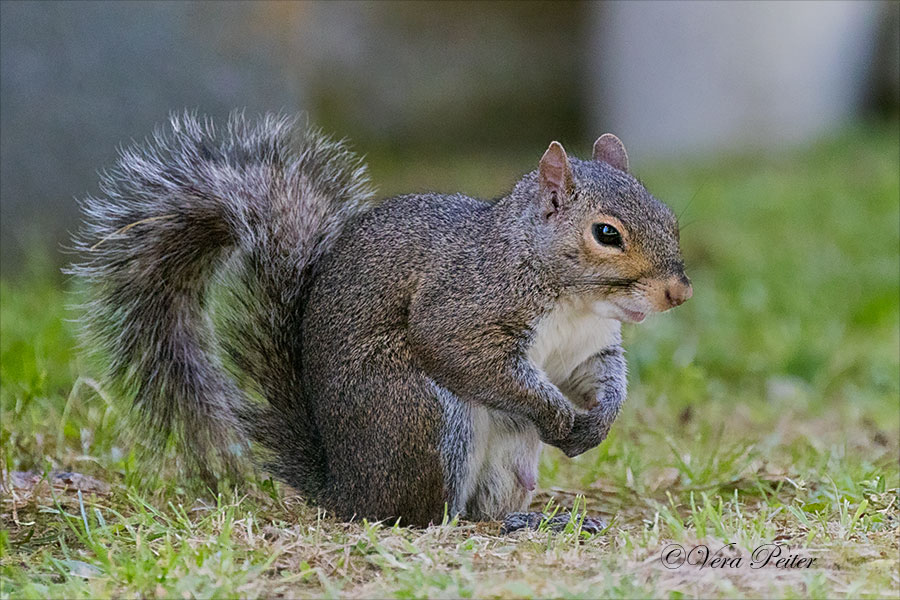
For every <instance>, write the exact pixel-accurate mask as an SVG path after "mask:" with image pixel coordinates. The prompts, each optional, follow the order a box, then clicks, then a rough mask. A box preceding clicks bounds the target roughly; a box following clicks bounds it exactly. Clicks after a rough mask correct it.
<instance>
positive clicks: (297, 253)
mask: <svg viewBox="0 0 900 600" xmlns="http://www.w3.org/2000/svg"><path fill="white" fill-rule="evenodd" d="M628 171H629V169H628V157H627V154H626V151H625V148H624V146H623V145H622V143H621V142H620V141H619V139H618V138H616V137H615V136H613V135H611V134H605V135H603V136H601V137H600V138H599V139H598V140H597V142H596V144H595V145H594V148H593V156H592V159H591V160H587V161H583V160H578V159H573V158H569V157H568V156H567V155H566V152H565V150H564V149H563V147H562V146H561V145H560V144H559V143H557V142H553V143H552V144H550V146H549V148H548V149H547V150H546V152H545V153H544V155H543V157H542V158H541V159H540V163H539V166H538V169H537V170H535V171H533V172H531V173H528V174H527V175H525V176H524V177H523V178H522V179H521V180H519V181H518V183H516V185H515V187H514V188H513V189H512V191H511V192H510V193H508V194H507V195H505V196H503V197H502V198H500V199H498V200H496V201H493V202H487V201H483V200H477V199H473V198H469V197H466V196H464V195H462V194H453V195H439V194H413V195H405V196H398V197H395V198H391V199H388V200H385V201H383V202H380V203H379V202H375V201H374V199H373V198H374V192H373V189H372V187H371V185H370V182H369V179H368V175H367V173H366V170H365V166H364V165H363V163H362V162H361V160H360V159H359V158H358V157H356V156H355V155H354V154H353V153H351V152H350V151H349V150H348V149H347V147H346V145H345V144H344V143H343V142H338V141H334V140H333V139H331V138H329V137H328V136H326V135H324V134H322V133H321V132H320V131H318V130H315V129H312V128H310V127H308V126H305V125H301V124H299V123H298V121H297V119H291V118H287V117H283V116H274V115H265V116H262V117H260V118H258V119H255V120H251V119H246V118H244V117H243V116H241V115H233V116H232V117H231V118H230V119H229V120H228V122H227V124H226V125H225V126H224V127H216V126H215V125H214V124H213V123H212V122H211V121H210V120H208V119H200V118H198V117H196V116H194V115H191V114H185V115H183V116H174V117H172V119H171V123H170V128H169V129H168V130H157V131H156V133H155V134H154V136H153V137H152V139H150V140H149V141H148V142H146V143H145V144H143V145H134V146H132V147H130V148H127V149H124V150H122V151H121V154H120V157H119V160H118V162H117V164H116V166H115V167H114V168H113V169H111V170H110V171H108V172H105V173H103V174H102V177H101V192H102V194H101V195H100V197H89V198H87V199H86V200H84V201H83V203H82V208H83V213H84V226H83V229H82V230H81V232H80V233H79V234H78V235H77V236H76V242H75V245H76V248H77V249H78V250H79V251H80V253H81V255H82V256H83V259H82V260H81V262H80V263H78V264H75V265H73V266H72V267H71V268H70V272H71V273H73V274H74V275H75V276H76V277H77V278H78V279H80V280H81V282H82V283H83V284H84V288H85V290H86V294H87V298H86V304H85V310H84V313H83V316H82V319H81V320H82V323H83V325H84V333H85V337H84V343H85V345H86V346H87V347H88V348H90V349H91V350H92V351H95V352H96V353H97V354H98V355H99V356H100V357H102V360H103V364H104V365H105V367H106V372H105V376H106V379H105V381H106V385H108V386H110V388H111V389H112V390H113V391H114V392H115V394H116V395H117V396H119V397H123V398H127V399H130V400H132V401H133V405H134V408H135V412H136V413H137V415H138V416H139V417H140V419H141V429H140V435H141V437H142V438H143V439H144V440H145V442H146V444H148V445H149V446H150V447H156V448H161V447H164V446H165V444H166V442H167V441H168V440H170V439H171V438H173V437H174V438H176V439H177V440H178V441H179V446H178V448H179V451H178V452H179V455H180V457H181V458H183V459H184V460H185V462H186V464H189V465H193V467H194V468H195V469H197V470H198V471H199V474H200V475H201V476H203V477H204V478H206V479H207V480H208V481H212V482H215V481H217V479H219V478H224V477H230V476H239V473H240V470H241V468H242V465H244V464H246V452H244V450H245V449H247V448H252V449H253V456H255V457H257V458H258V460H259V461H260V462H261V464H262V466H263V468H265V469H266V470H267V471H268V472H269V473H271V474H272V475H273V476H275V477H276V478H278V479H280V480H282V481H284V482H286V483H288V484H289V485H291V486H292V487H294V488H295V489H296V490H298V491H299V492H300V493H301V494H303V495H304V496H305V497H307V498H308V499H310V500H311V501H313V502H315V503H317V504H318V505H320V506H322V507H324V508H325V509H327V510H329V511H332V512H333V513H335V514H336V515H337V516H338V517H339V518H343V519H351V518H368V519H391V520H394V519H398V518H399V519H400V520H401V522H402V523H403V524H408V525H427V524H429V523H434V522H440V521H441V519H442V517H443V516H444V515H445V513H449V514H450V515H451V516H452V515H459V516H461V517H464V518H467V519H471V520H488V519H498V518H502V517H504V515H506V514H507V513H515V512H517V511H522V510H524V509H525V508H526V507H527V505H528V504H529V502H530V500H531V496H532V493H533V491H534V489H535V485H536V478H537V464H538V456H539V453H540V451H541V447H542V443H546V444H550V445H553V446H556V447H558V448H560V449H562V450H563V451H564V452H565V453H566V454H567V455H568V456H575V455H578V454H580V453H582V452H585V451H586V450H588V449H590V448H592V447H594V446H596V445H598V444H599V443H600V442H602V441H603V440H604V439H605V438H606V436H607V433H608V432H609V429H610V426H611V425H612V423H613V421H614V420H615V418H616V417H617V415H618V413H619V410H620V408H621V406H622V403H623V401H624V400H625V392H626V372H625V371H626V365H625V359H624V356H623V350H622V346H621V334H620V328H621V323H622V322H623V321H628V322H639V321H641V320H643V319H644V317H645V316H646V315H648V314H650V313H654V312H658V311H664V310H667V309H669V308H671V307H674V306H677V305H679V304H681V303H682V302H684V301H685V300H687V299H688V298H689V297H690V296H691V285H690V281H689V280H688V278H687V277H686V275H685V272H684V263H683V260H682V257H681V252H680V248H679V234H678V224H677V221H676V218H675V216H674V215H673V214H672V212H671V211H670V210H669V209H668V208H667V207H666V206H665V205H664V204H662V203H661V202H660V201H658V200H657V199H655V198H654V197H653V196H651V195H650V193H649V192H647V190H646V189H645V188H644V187H643V186H642V185H641V184H640V183H639V182H638V181H637V180H636V179H635V178H634V177H632V176H631V175H630V174H629V172H628ZM216 282H220V283H219V284H216ZM222 282H224V283H222ZM211 289H217V290H223V291H221V293H220V294H219V295H224V299H219V300H217V301H215V302H213V299H211V295H212V294H211ZM211 313H215V317H216V318H215V319H212V318H211V317H210V315H211ZM213 322H215V324H216V326H215V327H214V326H213ZM236 474H237V475H236Z"/></svg>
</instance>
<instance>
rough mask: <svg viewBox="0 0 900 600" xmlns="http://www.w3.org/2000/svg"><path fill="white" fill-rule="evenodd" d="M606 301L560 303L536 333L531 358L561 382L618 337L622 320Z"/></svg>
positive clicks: (544, 317) (540, 323)
mask: <svg viewBox="0 0 900 600" xmlns="http://www.w3.org/2000/svg"><path fill="white" fill-rule="evenodd" d="M608 314H612V310H610V309H609V308H608V307H607V305H606V304H605V303H595V304H589V303H585V302H578V303H575V302H570V301H563V302H560V303H559V304H558V305H557V306H556V307H555V308H554V309H553V310H551V311H550V312H549V313H547V314H546V315H544V316H543V317H542V318H541V320H540V321H539V322H538V324H537V327H536V328H535V332H534V340H533V342H532V345H531V348H530V349H529V351H528V359H529V360H530V361H531V363H532V364H533V365H534V366H536V367H537V368H539V369H541V370H542V371H544V373H546V374H547V377H548V378H549V379H550V381H552V382H553V383H555V384H556V385H560V384H561V383H562V382H564V381H565V380H566V379H568V378H569V375H571V374H572V371H574V370H575V367H577V366H578V365H580V364H581V363H582V362H584V361H585V360H587V359H588V358H589V357H591V356H592V355H594V354H596V353H597V352H599V351H600V350H603V349H604V348H606V347H608V346H609V345H611V344H613V343H615V342H616V341H617V340H618V336H619V332H620V331H621V328H622V323H621V322H620V321H618V320H616V319H611V318H609V317H608V316H606V315H608Z"/></svg>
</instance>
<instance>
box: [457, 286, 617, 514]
mask: <svg viewBox="0 0 900 600" xmlns="http://www.w3.org/2000/svg"><path fill="white" fill-rule="evenodd" d="M611 314H615V311H614V310H613V309H611V308H610V307H609V306H608V305H606V304H605V303H597V304H587V303H581V304H575V303H572V302H563V303H560V304H559V305H557V307H556V308H554V309H553V310H552V311H550V312H549V313H547V314H546V315H544V316H543V317H542V318H541V321H540V322H539V323H538V325H537V328H536V330H535V336H534V341H533V343H532V346H531V348H530V350H529V352H528V358H529V360H530V361H531V362H532V364H534V366H536V367H537V368H539V369H541V370H542V371H544V372H545V373H546V374H547V377H548V378H549V379H550V381H552V382H553V383H555V384H557V385H561V384H562V383H563V382H565V381H566V380H567V379H568V378H569V375H571V374H572V371H574V370H575V367H577V366H578V365H580V364H581V363H582V362H584V361H585V360H586V359H588V358H589V357H590V356H592V355H593V354H595V353H597V352H599V351H600V350H602V349H604V348H606V347H608V346H610V345H611V344H613V343H615V342H617V341H618V337H619V332H620V330H621V323H620V322H619V321H617V320H615V319H611V318H609V317H608V316H607V315H611ZM471 415H472V425H473V440H472V451H471V455H470V457H469V460H470V463H469V470H468V476H467V477H466V480H465V481H464V482H463V484H462V486H461V488H462V491H461V497H462V498H464V499H466V500H464V501H463V504H469V506H470V507H471V509H472V514H470V515H469V516H470V517H481V518H494V519H497V518H501V517H502V516H503V515H504V514H505V513H507V512H509V511H516V510H525V509H526V508H527V506H528V504H529V502H530V500H531V495H532V491H533V490H534V486H535V483H536V479H537V463H538V457H539V455H540V450H541V441H540V437H539V436H538V433H537V429H536V428H534V427H533V426H532V427H526V428H524V429H523V428H522V427H510V425H509V416H508V415H504V414H502V413H497V412H495V411H493V410H491V409H489V408H486V407H483V406H479V405H473V406H472V413H471ZM469 499H471V500H472V501H471V502H470V501H469Z"/></svg>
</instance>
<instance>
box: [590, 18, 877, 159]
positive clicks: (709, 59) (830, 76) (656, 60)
mask: <svg viewBox="0 0 900 600" xmlns="http://www.w3.org/2000/svg"><path fill="white" fill-rule="evenodd" d="M592 6H593V12H592V32H593V33H592V35H591V46H590V49H589V51H588V52H587V54H586V56H587V57H588V59H589V62H590V64H591V81H592V84H591V89H590V91H589V92H588V97H587V102H588V104H589V110H590V112H591V117H590V120H591V122H592V123H593V124H594V129H597V130H599V129H611V130H614V131H616V132H617V133H618V135H619V136H620V137H621V138H622V139H623V140H626V143H627V145H628V148H629V150H630V151H631V152H632V153H633V154H635V155H637V156H684V155H688V154H692V153H695V154H696V153H711V152H717V151H722V150H728V149H741V148H746V147H762V146H771V145H773V144H775V145H782V144H789V143H791V142H797V141H801V140H808V139H810V138H811V137H814V136H816V135H819V134H821V133H823V132H825V131H828V130H833V129H834V128H836V127H839V126H841V124H844V123H846V122H847V121H848V120H849V119H851V118H853V117H854V116H856V115H857V114H858V110H859V108H860V106H861V105H862V103H863V101H864V98H865V94H866V92H867V82H868V80H867V78H868V77H869V73H870V72H871V70H872V69H871V67H872V65H871V63H872V61H873V60H874V58H875V55H874V51H875V42H876V37H877V36H876V34H877V31H878V22H879V19H882V18H885V17H886V9H887V4H885V3H878V2H858V1H849V2H780V1H779V2H731V1H728V2H694V1H692V2H684V1H682V2H668V1H663V2H613V3H608V4H599V3H598V4H594V5H592Z"/></svg>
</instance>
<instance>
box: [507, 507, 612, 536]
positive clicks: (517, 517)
mask: <svg viewBox="0 0 900 600" xmlns="http://www.w3.org/2000/svg"><path fill="white" fill-rule="evenodd" d="M580 517H581V515H575V518H576V521H577V519H579V518H580ZM571 518H572V515H570V514H569V513H563V514H559V515H556V516H554V517H549V518H548V517H547V515H545V514H544V513H542V512H513V513H509V514H508V515H506V517H505V518H504V519H503V524H502V525H501V526H500V535H507V534H510V533H513V532H515V531H520V530H522V529H538V527H540V525H541V523H543V522H545V521H546V523H547V529H549V530H550V531H553V532H556V533H560V532H562V531H564V530H565V528H566V525H568V524H569V521H570V520H571ZM604 529H606V522H605V521H603V519H601V518H599V517H597V518H594V517H588V516H585V517H584V521H583V522H582V523H581V531H584V532H586V533H589V534H591V535H594V534H597V533H600V532H602V531H603V530H604Z"/></svg>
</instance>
